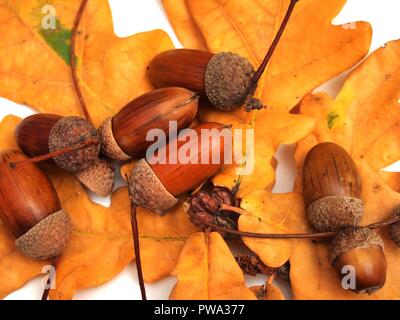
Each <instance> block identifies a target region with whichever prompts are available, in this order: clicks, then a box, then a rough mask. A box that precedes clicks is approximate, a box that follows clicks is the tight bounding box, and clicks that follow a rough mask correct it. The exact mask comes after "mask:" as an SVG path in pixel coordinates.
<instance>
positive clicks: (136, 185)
mask: <svg viewBox="0 0 400 320" xmlns="http://www.w3.org/2000/svg"><path fill="white" fill-rule="evenodd" d="M129 187H130V189H131V192H132V195H133V202H134V204H135V205H136V206H138V207H143V208H147V209H150V210H153V211H156V212H159V213H163V212H165V211H167V210H168V209H170V208H172V207H173V206H175V205H176V204H177V203H178V199H176V198H175V197H174V196H173V195H172V194H170V193H169V192H168V191H167V189H165V187H164V186H163V184H162V182H161V181H160V179H158V177H157V176H156V175H155V173H154V172H153V170H152V169H151V168H150V166H149V164H148V163H147V161H146V160H144V159H142V160H140V161H139V162H138V163H137V165H136V167H135V168H134V169H133V170H132V173H131V176H130V177H129Z"/></svg>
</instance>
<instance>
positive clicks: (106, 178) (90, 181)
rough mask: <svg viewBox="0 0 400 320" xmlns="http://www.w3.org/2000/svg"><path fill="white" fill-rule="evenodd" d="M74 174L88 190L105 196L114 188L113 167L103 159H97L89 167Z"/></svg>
mask: <svg viewBox="0 0 400 320" xmlns="http://www.w3.org/2000/svg"><path fill="white" fill-rule="evenodd" d="M75 176H76V177H77V178H78V180H79V181H80V182H82V183H83V184H84V185H85V186H86V187H87V188H88V189H89V190H90V191H92V192H94V193H95V194H97V195H99V196H101V197H106V196H108V195H109V194H110V193H111V192H112V190H113V188H114V177H115V174H114V169H113V167H112V166H111V165H110V164H109V163H108V162H107V161H105V160H101V159H99V160H97V161H96V162H94V163H93V164H92V165H91V166H90V167H88V168H86V169H84V170H82V171H79V172H77V173H75Z"/></svg>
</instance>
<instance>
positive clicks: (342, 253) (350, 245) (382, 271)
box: [329, 227, 387, 294]
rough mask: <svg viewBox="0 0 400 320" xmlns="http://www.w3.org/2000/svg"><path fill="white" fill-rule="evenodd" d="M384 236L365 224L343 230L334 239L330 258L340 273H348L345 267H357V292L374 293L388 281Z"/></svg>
mask: <svg viewBox="0 0 400 320" xmlns="http://www.w3.org/2000/svg"><path fill="white" fill-rule="evenodd" d="M383 248H384V246H383V241H382V239H381V238H380V237H379V236H378V235H377V234H376V233H375V232H374V231H372V230H371V229H369V228H366V227H349V228H346V229H343V230H341V231H340V232H339V233H338V234H337V236H336V237H335V239H334V240H333V241H332V243H331V245H330V249H329V260H330V262H331V263H332V265H333V266H334V268H335V269H336V272H337V274H338V275H339V277H341V278H342V277H343V276H344V275H346V274H347V272H346V270H344V269H343V268H344V267H346V266H347V267H349V266H350V267H352V268H354V269H353V270H354V272H355V273H354V275H355V287H354V288H351V290H352V291H354V292H356V293H368V294H371V293H373V292H374V291H376V290H378V289H380V288H382V287H383V285H384V284H385V281H386V269H387V265H386V258H385V254H384V252H383Z"/></svg>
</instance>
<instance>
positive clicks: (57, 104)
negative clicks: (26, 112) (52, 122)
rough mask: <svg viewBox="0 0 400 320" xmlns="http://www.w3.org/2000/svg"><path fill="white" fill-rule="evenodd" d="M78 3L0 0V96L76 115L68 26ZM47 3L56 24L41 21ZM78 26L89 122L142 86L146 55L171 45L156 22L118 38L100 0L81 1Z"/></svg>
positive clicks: (112, 110)
mask: <svg viewBox="0 0 400 320" xmlns="http://www.w3.org/2000/svg"><path fill="white" fill-rule="evenodd" d="M80 3H81V1H80V0H71V1H65V0H52V1H50V2H49V1H47V0H12V1H11V0H0V34H1V43H0V72H1V74H2V76H1V79H0V96H3V97H5V98H7V99H10V100H13V101H15V102H17V103H21V104H26V105H28V106H30V107H32V108H34V109H36V110H38V111H40V112H47V113H56V114H60V115H67V116H71V115H82V111H81V109H80V104H79V102H78V99H77V96H76V92H75V90H74V87H73V82H72V78H71V70H70V66H69V64H70V58H69V52H70V39H71V28H72V25H73V21H74V18H75V15H76V13H77V11H78V8H79V6H80ZM49 5H51V6H49ZM52 8H53V9H54V10H55V11H56V21H55V22H56V23H55V27H56V29H51V27H52V26H51V24H50V25H48V24H49V19H50V18H49V15H50V14H52V10H53V9H52ZM42 10H43V11H42ZM78 31H79V33H78V35H77V39H76V62H77V73H78V77H79V80H80V81H79V82H80V86H81V89H82V91H83V95H84V98H85V100H86V102H87V104H88V109H89V113H90V114H91V116H92V118H93V121H94V123H95V125H99V124H100V123H101V122H102V121H103V120H104V119H105V118H107V117H110V116H113V115H114V114H115V113H116V112H117V111H118V110H120V109H121V108H122V107H123V106H124V105H125V104H127V103H128V102H129V101H130V100H132V99H133V98H135V97H137V96H139V95H140V94H143V93H145V92H147V91H149V90H150V89H151V88H152V86H151V84H150V82H149V81H148V79H147V77H146V75H145V73H146V67H147V65H148V63H149V62H150V60H151V59H152V58H153V57H154V56H155V55H156V54H158V53H160V52H162V51H165V50H168V49H172V48H173V45H172V42H171V40H170V39H169V37H168V36H167V34H166V33H165V32H163V31H161V30H155V31H151V32H145V33H140V34H136V35H133V36H131V37H127V38H118V37H117V36H116V35H115V34H114V31H113V25H112V18H111V12H110V8H109V5H108V2H107V1H106V0H92V1H89V2H88V5H87V7H86V9H85V12H84V15H83V17H82V20H81V23H80V27H79V29H78Z"/></svg>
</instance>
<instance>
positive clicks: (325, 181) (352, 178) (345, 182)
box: [303, 143, 361, 207]
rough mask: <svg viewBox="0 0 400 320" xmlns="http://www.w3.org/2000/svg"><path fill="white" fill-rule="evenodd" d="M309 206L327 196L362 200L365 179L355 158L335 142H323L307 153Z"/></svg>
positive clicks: (305, 183) (305, 175) (305, 186)
mask: <svg viewBox="0 0 400 320" xmlns="http://www.w3.org/2000/svg"><path fill="white" fill-rule="evenodd" d="M303 196H304V201H305V204H306V207H308V206H309V205H310V204H312V203H313V202H315V201H316V200H319V199H321V198H324V197H329V196H344V197H354V198H360V197H361V178H360V174H359V172H358V169H357V166H356V164H355V162H354V160H353V159H352V158H351V156H350V155H349V154H348V153H347V151H346V150H344V149H343V148H342V147H340V146H338V145H337V144H334V143H320V144H318V145H316V146H315V147H314V148H313V149H311V151H310V152H309V153H308V154H307V156H306V159H305V161H304V167H303Z"/></svg>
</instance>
